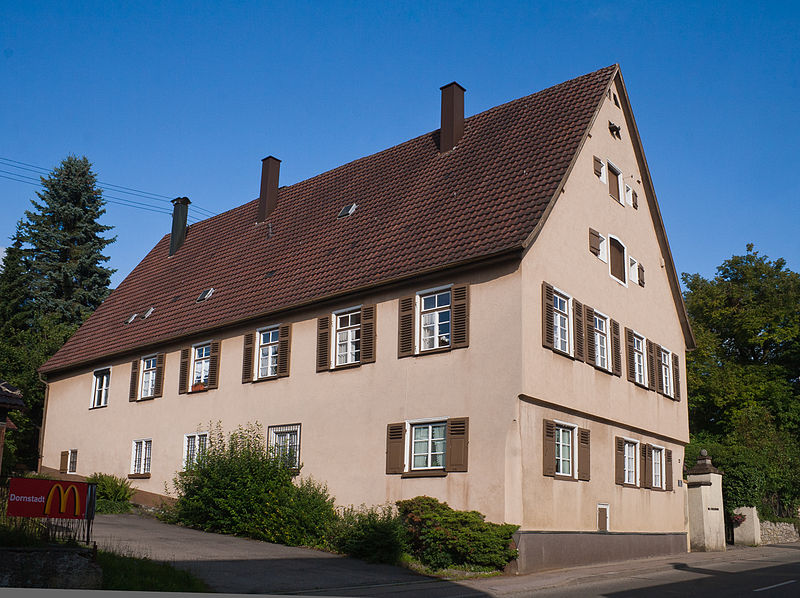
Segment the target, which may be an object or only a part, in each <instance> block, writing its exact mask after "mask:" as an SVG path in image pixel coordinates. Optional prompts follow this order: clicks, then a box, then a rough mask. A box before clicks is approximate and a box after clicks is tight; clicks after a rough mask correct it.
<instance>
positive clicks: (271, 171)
mask: <svg viewBox="0 0 800 598" xmlns="http://www.w3.org/2000/svg"><path fill="white" fill-rule="evenodd" d="M280 171H281V161H280V160H278V158H275V157H273V156H267V157H266V158H264V159H263V160H261V193H260V194H259V196H258V215H257V216H256V222H264V221H265V220H266V219H267V217H268V216H269V215H270V214H271V213H272V211H273V210H274V209H275V206H277V205H278V175H279V174H280Z"/></svg>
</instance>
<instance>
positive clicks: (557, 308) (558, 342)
mask: <svg viewBox="0 0 800 598" xmlns="http://www.w3.org/2000/svg"><path fill="white" fill-rule="evenodd" d="M569 312H570V309H569V298H567V297H566V296H564V295H561V294H560V293H556V292H554V293H553V346H554V347H555V348H556V349H558V350H559V351H562V352H564V353H569V337H570V335H569Z"/></svg>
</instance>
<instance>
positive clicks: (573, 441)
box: [553, 419, 578, 479]
mask: <svg viewBox="0 0 800 598" xmlns="http://www.w3.org/2000/svg"><path fill="white" fill-rule="evenodd" d="M553 422H554V423H555V425H556V430H555V446H556V449H555V453H556V454H555V457H556V470H555V471H556V476H561V477H562V478H575V479H578V426H577V425H576V424H573V423H570V422H565V421H561V420H558V419H556V420H553ZM559 429H561V430H567V431H568V433H569V441H570V469H571V471H570V472H569V473H561V472H560V471H559V455H558V453H559V450H558V447H559V443H558V436H559V434H558V431H559Z"/></svg>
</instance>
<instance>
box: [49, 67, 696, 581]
mask: <svg viewBox="0 0 800 598" xmlns="http://www.w3.org/2000/svg"><path fill="white" fill-rule="evenodd" d="M463 102H464V89H463V88H461V86H459V85H458V84H456V83H451V84H449V85H446V86H444V87H443V88H442V122H441V128H440V129H439V130H437V131H434V132H432V133H428V134H425V135H422V136H420V137H417V138H415V139H412V140H410V141H407V142H405V143H402V144H400V145H398V146H395V147H392V148H390V149H388V150H385V151H383V152H380V153H377V154H374V155H372V156H368V157H366V158H362V159H360V160H356V161H354V162H351V163H349V164H345V165H344V166H341V167H339V168H336V169H334V170H331V171H329V172H326V173H323V174H320V175H318V176H316V177H313V178H311V179H308V180H305V181H302V182H300V183H297V184H294V185H291V186H287V187H279V185H278V178H279V166H280V162H279V161H278V160H277V159H275V158H273V157H269V158H265V159H264V160H263V163H262V178H261V193H260V195H259V197H258V198H257V199H255V200H253V201H251V202H249V203H246V204H244V205H242V206H240V207H238V208H235V209H233V210H230V211H228V212H225V213H223V214H221V215H219V216H216V217H213V218H209V219H207V220H204V221H202V222H199V223H197V224H193V225H192V226H189V227H188V228H187V227H186V211H187V209H188V208H189V200H188V199H186V198H178V199H176V200H175V201H174V204H175V215H174V217H173V228H172V233H171V234H170V235H167V236H165V237H164V238H163V239H162V240H161V241H160V242H159V243H158V244H157V245H156V247H155V248H153V250H152V251H150V253H149V254H148V255H147V256H146V257H145V258H144V259H143V260H142V262H141V263H140V264H139V265H138V266H137V267H136V268H135V269H134V270H133V272H132V273H131V274H130V275H129V276H128V277H127V278H126V279H125V280H124V281H123V282H122V283H121V284H120V285H119V287H118V288H117V289H116V290H115V291H114V292H113V293H112V294H111V296H110V297H109V298H108V299H107V300H106V301H105V303H103V305H102V306H101V307H100V308H99V309H98V310H97V311H96V313H94V314H93V315H92V317H91V318H89V320H88V321H87V322H86V323H85V324H84V325H83V326H82V327H81V328H80V329H79V330H78V332H76V334H75V335H74V336H73V337H72V338H71V339H70V340H69V341H68V342H67V343H66V344H65V345H64V347H63V348H62V349H61V350H60V351H58V353H56V355H55V356H54V357H53V358H52V359H51V360H50V361H48V362H47V363H46V364H45V365H44V366H43V367H42V372H43V373H44V374H45V375H46V376H47V380H48V398H47V406H46V415H45V417H46V421H45V432H44V435H43V446H42V468H43V469H48V468H49V469H51V470H54V469H56V468H59V465H60V464H61V465H62V467H61V468H60V469H62V470H63V469H64V467H63V463H64V462H66V464H67V469H71V470H72V471H71V472H72V473H76V474H79V475H87V474H90V473H92V472H94V471H104V472H109V473H115V474H123V475H128V476H129V477H130V478H133V479H134V480H135V485H136V486H137V488H139V489H140V490H141V491H143V492H149V493H153V494H155V495H158V494H162V493H163V492H164V489H165V483H166V484H169V483H170V482H171V480H172V479H173V477H174V476H175V474H176V472H177V471H180V470H181V469H182V467H183V463H184V462H185V460H186V459H191V458H193V455H194V454H196V452H197V451H198V450H201V449H202V445H203V443H204V442H206V441H207V436H206V433H207V431H208V428H209V425H210V422H217V421H221V422H222V424H223V427H224V428H225V429H228V430H229V429H232V428H234V427H236V426H237V425H239V424H245V423H247V422H254V421H258V422H260V423H261V424H262V425H264V427H265V430H266V431H267V432H268V433H267V436H268V442H269V443H271V444H272V445H274V446H277V447H278V448H279V449H280V450H283V451H285V452H286V453H287V454H289V455H292V456H294V457H296V458H297V460H298V462H302V464H303V469H302V472H303V474H310V475H312V476H313V477H314V478H316V479H318V480H322V481H325V482H326V483H327V484H328V486H329V488H330V490H331V492H332V494H333V495H334V496H335V497H336V500H337V502H338V503H339V504H361V503H367V504H381V503H385V502H386V501H394V500H398V499H405V498H410V497H414V496H418V495H423V494H426V495H430V496H435V497H437V498H439V499H441V500H445V501H447V502H448V503H449V504H450V505H451V506H453V507H454V508H457V509H477V510H479V511H481V512H483V513H484V514H486V516H487V518H488V519H489V520H491V521H497V522H502V521H506V522H511V523H517V524H520V525H521V532H520V534H519V537H518V542H519V545H520V551H521V558H520V566H521V569H522V570H525V571H527V570H534V569H537V568H545V567H548V566H556V565H557V564H560V563H563V562H572V563H578V562H592V561H597V560H603V559H608V558H609V557H611V558H613V557H615V556H616V557H627V556H631V555H647V554H665V553H671V552H680V551H685V550H686V545H687V542H686V522H685V514H684V513H685V511H684V502H685V494H684V490H685V489H684V488H683V486H682V484H681V481H680V477H681V476H680V471H681V467H682V462H683V447H684V445H685V443H686V442H687V441H688V417H687V406H686V400H685V398H686V387H685V375H683V373H684V370H683V367H684V365H683V364H684V363H685V359H684V355H685V350H686V349H691V348H692V347H693V344H694V341H693V337H692V333H691V330H690V327H689V324H688V320H687V316H686V312H685V308H684V305H683V302H682V298H681V293H680V288H679V283H678V277H677V275H676V271H675V267H674V264H673V261H672V256H671V253H670V249H669V245H668V242H667V237H666V233H665V231H664V225H663V222H662V219H661V215H660V211H659V208H658V204H657V201H656V196H655V192H654V190H653V185H652V181H651V179H650V175H649V172H648V168H647V163H646V161H645V157H644V153H643V150H642V146H641V142H640V139H639V135H638V133H637V129H636V124H635V122H634V119H633V113H632V112H631V108H630V103H629V100H628V95H627V93H626V91H625V87H624V84H623V81H622V77H621V75H620V72H619V68H618V67H617V66H611V67H607V68H604V69H601V70H599V71H596V72H594V73H590V74H588V75H585V76H582V77H579V78H577V79H573V80H571V81H567V82H565V83H562V84H560V85H556V86H555V87H551V88H549V89H545V90H544V91H541V92H539V93H536V94H533V95H531V96H528V97H524V98H521V99H518V100H514V101H511V102H509V103H507V104H503V105H501V106H497V107H495V108H492V109H490V110H487V111H486V112H482V113H480V114H477V115H475V116H472V117H470V118H466V119H465V118H464V103H463ZM73 452H74V453H75V455H76V458H74V459H73V458H72V455H73ZM65 453H66V454H67V459H66V461H62V455H63V454H65ZM584 532H594V533H589V534H586V533H584Z"/></svg>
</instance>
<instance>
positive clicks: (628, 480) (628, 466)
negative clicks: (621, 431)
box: [625, 440, 638, 486]
mask: <svg viewBox="0 0 800 598" xmlns="http://www.w3.org/2000/svg"><path fill="white" fill-rule="evenodd" d="M637 444H638V443H637V442H634V441H631V440H626V441H625V484H629V485H632V486H635V485H636V483H637V476H636V473H637V472H636V454H637V452H638V451H637V450H636V448H637Z"/></svg>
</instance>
